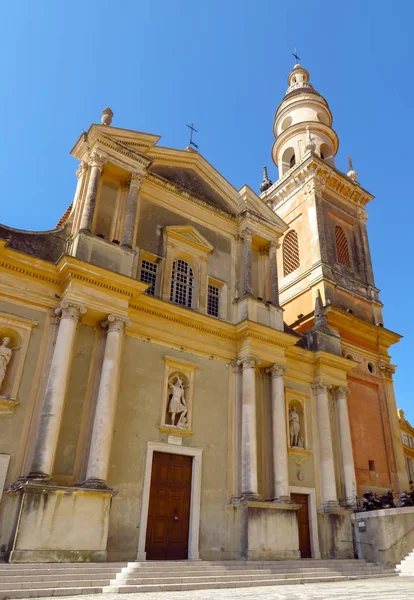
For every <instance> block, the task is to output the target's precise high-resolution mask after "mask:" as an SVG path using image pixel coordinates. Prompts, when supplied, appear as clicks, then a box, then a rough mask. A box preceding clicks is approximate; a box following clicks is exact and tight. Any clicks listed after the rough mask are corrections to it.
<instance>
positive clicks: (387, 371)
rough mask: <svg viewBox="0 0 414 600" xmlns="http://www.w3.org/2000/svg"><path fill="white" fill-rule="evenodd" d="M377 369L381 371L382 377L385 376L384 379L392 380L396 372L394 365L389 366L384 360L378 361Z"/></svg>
mask: <svg viewBox="0 0 414 600" xmlns="http://www.w3.org/2000/svg"><path fill="white" fill-rule="evenodd" d="M378 367H379V370H380V371H381V373H383V375H385V377H389V378H392V376H393V375H394V373H395V371H396V370H397V366H396V365H391V364H390V363H386V362H385V360H380V361H379V362H378Z"/></svg>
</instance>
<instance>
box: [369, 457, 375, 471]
mask: <svg viewBox="0 0 414 600" xmlns="http://www.w3.org/2000/svg"><path fill="white" fill-rule="evenodd" d="M368 468H369V470H370V471H375V461H374V460H369V461H368Z"/></svg>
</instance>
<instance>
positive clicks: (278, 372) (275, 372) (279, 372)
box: [264, 363, 287, 378]
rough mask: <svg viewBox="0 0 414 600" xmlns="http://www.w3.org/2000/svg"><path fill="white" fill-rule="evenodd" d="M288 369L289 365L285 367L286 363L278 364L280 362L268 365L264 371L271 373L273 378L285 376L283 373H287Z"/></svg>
mask: <svg viewBox="0 0 414 600" xmlns="http://www.w3.org/2000/svg"><path fill="white" fill-rule="evenodd" d="M286 371H287V367H285V365H278V364H276V363H275V364H274V365H272V366H271V367H266V368H265V369H264V372H265V373H266V374H267V375H270V376H271V377H272V378H273V377H283V373H285V372H286Z"/></svg>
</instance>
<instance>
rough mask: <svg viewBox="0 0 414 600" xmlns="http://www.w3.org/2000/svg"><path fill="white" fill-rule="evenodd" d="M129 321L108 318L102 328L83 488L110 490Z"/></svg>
mask: <svg viewBox="0 0 414 600" xmlns="http://www.w3.org/2000/svg"><path fill="white" fill-rule="evenodd" d="M126 323H127V321H126V319H124V318H122V317H117V316H115V315H109V317H108V319H107V321H105V322H104V323H103V324H102V326H104V327H107V328H108V332H107V334H106V343H105V354H104V360H103V364H102V372H101V381H100V384H99V391H98V400H97V403H96V410H95V419H94V422H93V430H92V441H91V446H90V450H89V458H88V466H87V469H86V481H85V483H84V484H83V487H93V488H107V487H108V486H107V482H106V480H107V476H108V466H109V455H110V451H111V442H112V431H113V427H114V419H115V407H116V398H117V393H118V381H119V372H120V363H121V351H122V337H123V334H124V329H125V325H126Z"/></svg>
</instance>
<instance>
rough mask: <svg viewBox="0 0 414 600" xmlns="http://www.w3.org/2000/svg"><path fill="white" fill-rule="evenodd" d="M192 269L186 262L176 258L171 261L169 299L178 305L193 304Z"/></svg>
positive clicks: (188, 305) (190, 306) (187, 305)
mask: <svg viewBox="0 0 414 600" xmlns="http://www.w3.org/2000/svg"><path fill="white" fill-rule="evenodd" d="M193 281H194V274H193V269H192V268H191V267H190V265H189V264H188V262H186V261H185V260H182V259H181V258H178V259H177V260H175V261H174V263H173V268H172V277H171V292H170V300H171V302H175V303H176V304H179V305H180V306H186V307H187V308H192V306H193Z"/></svg>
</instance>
